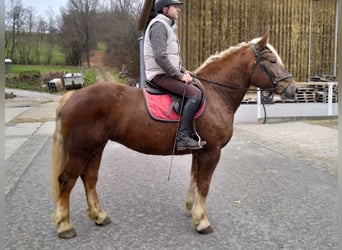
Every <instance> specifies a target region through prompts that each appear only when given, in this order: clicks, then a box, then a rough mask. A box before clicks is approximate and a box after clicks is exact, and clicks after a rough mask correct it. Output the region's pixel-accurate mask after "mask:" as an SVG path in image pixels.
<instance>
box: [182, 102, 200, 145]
mask: <svg viewBox="0 0 342 250" xmlns="http://www.w3.org/2000/svg"><path fill="white" fill-rule="evenodd" d="M199 103H200V99H199V98H198V97H197V96H194V97H191V98H189V99H187V100H186V102H185V105H184V108H183V112H182V118H181V122H180V125H179V132H178V135H177V143H176V146H177V150H186V149H192V150H194V149H200V148H202V147H201V145H199V144H198V142H197V141H195V140H194V139H192V138H191V135H192V132H193V130H192V121H193V119H194V116H195V113H196V111H197V109H198V106H199Z"/></svg>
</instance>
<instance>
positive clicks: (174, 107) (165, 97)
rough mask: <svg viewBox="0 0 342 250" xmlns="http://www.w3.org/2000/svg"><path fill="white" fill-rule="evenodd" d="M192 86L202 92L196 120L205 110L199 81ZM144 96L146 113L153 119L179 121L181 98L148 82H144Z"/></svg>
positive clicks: (203, 96) (203, 95) (202, 90)
mask: <svg viewBox="0 0 342 250" xmlns="http://www.w3.org/2000/svg"><path fill="white" fill-rule="evenodd" d="M194 85H195V86H196V87H198V88H199V89H200V90H201V92H202V98H201V104H200V105H199V108H198V110H197V112H196V114H195V117H194V119H197V118H198V117H199V116H200V115H201V114H202V113H203V112H204V109H205V94H204V89H203V87H202V85H201V83H200V82H199V81H196V83H195V84H194ZM144 96H145V103H146V107H147V110H148V113H149V115H150V116H151V117H152V118H153V119H155V120H158V121H164V122H178V121H179V119H180V116H181V111H182V104H183V105H184V100H183V97H182V96H179V95H176V94H174V93H171V92H170V91H168V90H166V89H163V88H161V87H159V86H157V85H155V84H154V83H153V82H150V81H148V80H145V89H144Z"/></svg>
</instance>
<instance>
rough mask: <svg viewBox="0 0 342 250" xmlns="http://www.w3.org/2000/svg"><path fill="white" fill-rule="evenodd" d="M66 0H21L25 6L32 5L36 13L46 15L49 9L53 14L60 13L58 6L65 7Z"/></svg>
mask: <svg viewBox="0 0 342 250" xmlns="http://www.w3.org/2000/svg"><path fill="white" fill-rule="evenodd" d="M67 2H68V0H22V3H23V6H24V7H25V8H27V7H29V6H32V7H33V8H34V9H35V10H36V12H37V14H38V15H41V16H43V17H47V15H46V13H50V12H51V10H53V12H54V13H55V15H58V16H59V15H60V10H59V9H60V7H66V5H67Z"/></svg>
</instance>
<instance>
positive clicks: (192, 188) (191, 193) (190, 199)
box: [185, 154, 197, 215]
mask: <svg viewBox="0 0 342 250" xmlns="http://www.w3.org/2000/svg"><path fill="white" fill-rule="evenodd" d="M196 156H197V155H196V154H193V156H192V165H191V173H190V184H189V189H188V193H187V195H186V202H185V207H186V210H187V211H188V213H189V214H190V215H191V211H192V207H193V205H194V200H195V194H196V189H197V185H196V171H197V157H196Z"/></svg>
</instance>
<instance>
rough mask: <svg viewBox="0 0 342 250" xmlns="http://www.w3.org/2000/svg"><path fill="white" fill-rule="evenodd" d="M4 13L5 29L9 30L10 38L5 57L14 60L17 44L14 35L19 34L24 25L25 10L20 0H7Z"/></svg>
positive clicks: (17, 41) (17, 40)
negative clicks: (7, 52) (7, 53)
mask: <svg viewBox="0 0 342 250" xmlns="http://www.w3.org/2000/svg"><path fill="white" fill-rule="evenodd" d="M7 6H8V7H7V11H6V28H8V29H9V30H10V36H9V37H8V38H7V41H8V44H9V45H10V46H11V48H10V49H9V55H7V57H9V58H14V50H15V48H16V46H17V45H18V43H19V39H17V36H16V34H17V33H19V32H20V30H21V29H22V27H23V24H24V11H25V8H24V6H23V4H22V2H21V0H9V1H8V4H7Z"/></svg>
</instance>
